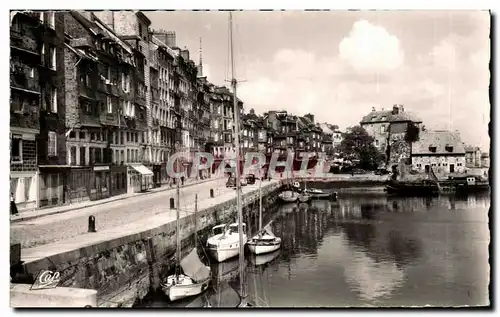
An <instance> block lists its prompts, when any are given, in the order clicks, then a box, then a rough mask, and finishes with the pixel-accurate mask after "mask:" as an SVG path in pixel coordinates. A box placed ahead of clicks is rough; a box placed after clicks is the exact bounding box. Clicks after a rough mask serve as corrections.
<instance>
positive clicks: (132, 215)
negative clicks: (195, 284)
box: [11, 179, 232, 248]
mask: <svg viewBox="0 0 500 317" xmlns="http://www.w3.org/2000/svg"><path fill="white" fill-rule="evenodd" d="M225 182H226V179H217V180H214V181H210V182H206V183H202V184H198V185H193V186H189V187H186V188H181V208H186V205H189V204H193V203H194V195H195V193H198V197H199V199H200V200H202V199H205V198H208V197H209V196H210V188H214V191H215V194H216V195H222V194H223V193H224V192H228V191H231V190H232V189H226V188H225V185H224V184H225ZM171 197H175V188H173V189H172V190H166V191H162V192H158V193H154V194H149V195H143V196H136V197H131V198H129V199H124V200H120V201H116V202H111V203H107V204H104V205H98V206H93V207H88V208H82V209H78V210H73V211H68V212H65V213H61V214H55V215H49V216H45V217H42V218H37V219H33V220H27V221H22V222H18V223H13V224H12V225H11V241H12V242H14V241H16V242H20V243H21V245H22V247H23V248H30V247H34V246H37V245H43V244H47V243H52V242H55V241H59V240H65V239H69V238H71V237H75V236H78V235H81V234H84V233H86V232H87V229H88V217H89V216H90V215H94V216H95V217H96V229H97V230H98V231H102V230H106V229H110V228H115V227H120V226H124V225H126V224H130V223H132V222H135V221H138V220H141V219H144V218H147V217H150V216H153V215H155V214H159V213H162V212H167V211H168V210H169V208H170V206H169V200H170V198H171Z"/></svg>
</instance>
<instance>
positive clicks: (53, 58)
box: [49, 46, 56, 70]
mask: <svg viewBox="0 0 500 317" xmlns="http://www.w3.org/2000/svg"><path fill="white" fill-rule="evenodd" d="M49 56H50V63H49V67H50V69H52V70H56V49H55V47H54V46H49Z"/></svg>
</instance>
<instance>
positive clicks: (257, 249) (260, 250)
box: [248, 243, 281, 254]
mask: <svg viewBox="0 0 500 317" xmlns="http://www.w3.org/2000/svg"><path fill="white" fill-rule="evenodd" d="M280 247H281V243H280V244H275V245H258V244H255V245H248V249H249V250H250V252H252V253H253V254H264V253H270V252H273V251H276V250H278V249H279V248H280Z"/></svg>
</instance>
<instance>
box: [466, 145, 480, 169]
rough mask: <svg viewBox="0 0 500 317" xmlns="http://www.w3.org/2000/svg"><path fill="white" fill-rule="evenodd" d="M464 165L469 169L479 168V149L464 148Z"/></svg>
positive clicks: (473, 147)
mask: <svg viewBox="0 0 500 317" xmlns="http://www.w3.org/2000/svg"><path fill="white" fill-rule="evenodd" d="M465 164H466V166H467V167H469V168H474V167H481V150H480V149H479V147H477V146H466V147H465Z"/></svg>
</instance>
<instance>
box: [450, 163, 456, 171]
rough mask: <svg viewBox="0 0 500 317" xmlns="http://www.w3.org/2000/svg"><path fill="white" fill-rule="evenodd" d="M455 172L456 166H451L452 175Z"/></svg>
mask: <svg viewBox="0 0 500 317" xmlns="http://www.w3.org/2000/svg"><path fill="white" fill-rule="evenodd" d="M454 172H455V164H450V173H454Z"/></svg>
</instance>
